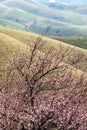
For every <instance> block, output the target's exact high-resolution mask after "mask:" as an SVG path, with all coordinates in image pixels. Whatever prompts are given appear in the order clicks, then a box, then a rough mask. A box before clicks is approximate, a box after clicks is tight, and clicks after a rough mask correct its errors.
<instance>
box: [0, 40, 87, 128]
mask: <svg viewBox="0 0 87 130" xmlns="http://www.w3.org/2000/svg"><path fill="white" fill-rule="evenodd" d="M41 43H42V40H41V38H37V40H36V41H35V42H34V43H33V44H32V47H31V48H30V53H29V54H28V55H23V56H19V57H16V58H14V60H13V61H12V63H11V67H10V69H9V70H8V72H7V75H6V76H5V78H4V80H1V82H0V83H1V87H2V88H3V89H1V93H0V130H49V129H52V128H54V129H56V130H87V88H86V85H87V81H86V77H85V79H84V75H80V76H76V75H75V74H74V73H73V70H72V69H70V66H69V65H67V64H65V63H63V59H64V58H65V52H66V55H68V53H69V52H70V50H69V51H65V52H64V50H62V49H60V50H59V51H58V52H54V50H53V49H50V50H49V51H48V52H44V50H42V44H41ZM10 88H11V89H10Z"/></svg>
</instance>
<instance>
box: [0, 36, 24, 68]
mask: <svg viewBox="0 0 87 130" xmlns="http://www.w3.org/2000/svg"><path fill="white" fill-rule="evenodd" d="M25 50H26V45H25V44H24V43H22V42H20V41H17V40H16V39H14V38H12V37H10V36H8V35H6V34H4V33H0V68H2V67H5V66H6V63H8V61H9V59H11V57H12V56H14V55H16V54H20V53H24V51H25Z"/></svg>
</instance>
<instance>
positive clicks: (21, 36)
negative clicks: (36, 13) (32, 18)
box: [0, 28, 87, 70]
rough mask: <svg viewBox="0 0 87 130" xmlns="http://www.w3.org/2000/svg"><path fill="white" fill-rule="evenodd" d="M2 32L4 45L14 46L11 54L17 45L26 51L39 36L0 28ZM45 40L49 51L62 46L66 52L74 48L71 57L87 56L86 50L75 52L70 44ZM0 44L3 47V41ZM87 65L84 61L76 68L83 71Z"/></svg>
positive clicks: (78, 49) (76, 49) (76, 50)
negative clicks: (77, 54) (77, 55)
mask: <svg viewBox="0 0 87 130" xmlns="http://www.w3.org/2000/svg"><path fill="white" fill-rule="evenodd" d="M0 32H1V33H3V37H1V38H2V39H4V43H5V44H6V45H7V43H9V47H10V44H11V46H13V45H14V46H13V47H10V52H11V51H13V50H14V49H12V48H15V44H16V47H17V46H19V45H20V47H21V48H22V49H24V47H23V46H26V44H28V43H30V41H32V38H33V39H34V38H36V37H37V36H38V35H37V34H32V33H27V32H22V31H16V30H10V29H4V28H0ZM4 36H5V38H4ZM10 38H11V39H10ZM7 39H9V40H8V42H7ZM43 39H44V40H46V41H47V42H46V46H45V47H46V49H47V50H48V48H49V47H54V48H55V49H56V50H58V49H59V48H60V45H61V47H62V48H63V49H64V50H65V49H67V48H68V47H69V48H72V52H70V54H71V55H72V54H73V53H84V55H85V56H87V50H85V49H82V48H78V47H76V48H75V51H74V50H73V48H74V46H72V45H68V44H65V43H62V42H60V41H57V40H53V39H50V38H46V37H43ZM9 41H10V42H9ZM18 43H20V44H19V45H18ZM24 43H25V44H24ZM0 44H1V45H2V44H3V41H1V42H0ZM7 46H8V45H7ZM3 48H4V47H3ZM11 49H12V50H11ZM2 52H4V54H3V55H5V56H6V55H7V54H8V52H6V53H5V51H4V49H3V51H2ZM11 53H12V52H11ZM3 55H2V58H3ZM5 56H4V57H5ZM2 58H0V59H2ZM86 64H87V62H86V60H85V59H83V61H81V62H80V63H79V64H78V65H77V66H74V67H76V68H78V69H81V70H82V68H83V65H86Z"/></svg>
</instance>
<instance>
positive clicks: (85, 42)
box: [51, 36, 87, 49]
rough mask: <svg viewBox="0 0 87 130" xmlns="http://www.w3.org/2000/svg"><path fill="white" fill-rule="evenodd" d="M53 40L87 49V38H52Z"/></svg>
mask: <svg viewBox="0 0 87 130" xmlns="http://www.w3.org/2000/svg"><path fill="white" fill-rule="evenodd" d="M51 38H53V39H56V40H60V41H62V42H65V43H68V44H70V45H73V46H77V47H80V48H84V49H87V37H64V36H52V37H51Z"/></svg>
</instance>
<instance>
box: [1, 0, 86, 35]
mask: <svg viewBox="0 0 87 130" xmlns="http://www.w3.org/2000/svg"><path fill="white" fill-rule="evenodd" d="M86 9H87V6H85V7H84V6H82V5H79V6H77V5H68V4H63V3H61V2H60V1H58V2H57V3H51V2H49V1H48V2H46V3H42V2H40V1H38V0H19V1H17V0H4V1H2V0H1V1H0V25H2V26H5V27H7V28H9V27H10V28H13V29H17V30H25V31H28V32H35V33H39V34H42V35H51V36H52V35H56V36H58V35H59V36H60V35H63V36H87V23H86Z"/></svg>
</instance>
